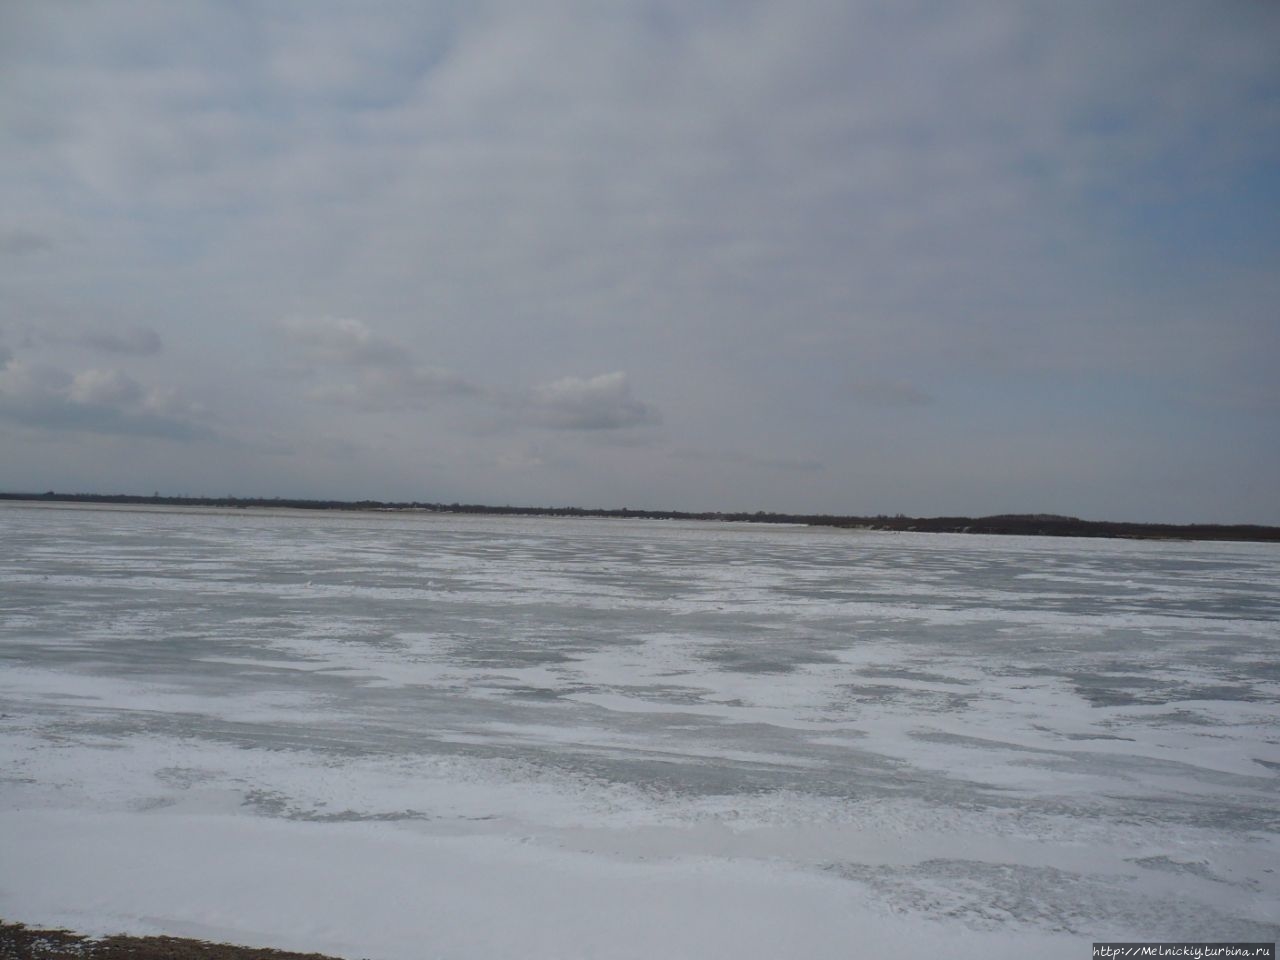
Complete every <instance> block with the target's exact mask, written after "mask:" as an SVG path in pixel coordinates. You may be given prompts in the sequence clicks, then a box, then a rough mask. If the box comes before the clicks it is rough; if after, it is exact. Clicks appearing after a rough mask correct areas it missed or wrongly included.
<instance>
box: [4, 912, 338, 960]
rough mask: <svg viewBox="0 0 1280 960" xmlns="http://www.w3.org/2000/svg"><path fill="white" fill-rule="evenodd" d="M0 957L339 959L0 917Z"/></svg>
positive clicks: (8, 959)
mask: <svg viewBox="0 0 1280 960" xmlns="http://www.w3.org/2000/svg"><path fill="white" fill-rule="evenodd" d="M0 960H339V958H336V957H326V956H322V955H321V954H318V953H291V952H289V951H286V950H268V949H264V948H261V947H237V946H232V945H231V944H228V943H209V942H207V941H204V940H188V939H185V938H182V937H126V936H124V935H117V936H113V937H103V938H102V939H100V940H91V939H89V938H88V937H82V936H79V935H77V934H74V933H71V932H70V931H67V930H38V929H34V928H32V927H28V926H25V925H24V924H21V923H5V922H4V921H3V920H0Z"/></svg>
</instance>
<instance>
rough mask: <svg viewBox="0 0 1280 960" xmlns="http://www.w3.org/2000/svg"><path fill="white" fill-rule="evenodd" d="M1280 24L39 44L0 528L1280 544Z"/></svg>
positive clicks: (619, 23)
mask: <svg viewBox="0 0 1280 960" xmlns="http://www.w3.org/2000/svg"><path fill="white" fill-rule="evenodd" d="M1277 49H1280V4H1276V3H1271V2H1264V0H1250V2H1236V0H1215V2H1209V0H1203V2H1181V0H1161V2H1141V0H1133V2H1124V3H1115V2H1093V0H1073V2H1071V3H1060V2H1047V0H1028V2H1012V0H1010V2H1004V3H986V2H923V3H922V2H914V0H906V2H892V3H889V2H885V3H874V4H873V3H859V2H851V0H840V2H835V0H831V2H828V0H796V2H789V3H777V2H752V0H735V2H727V0H595V2H575V0H521V2H487V0H468V2H463V3H449V2H436V0H413V2H404V3H394V2H376V0H375V2H366V3H359V4H354V3H346V2H326V0H307V2H289V0H278V2H254V0H216V2H212V0H211V2H198V0H190V2H177V3H175V2H171V0H157V2H108V0H104V2H98V3H90V2H67V0H10V2H6V3H4V4H0V196H3V198H4V202H3V205H2V212H0V489H3V490H11V491H13V490H25V491H44V490H48V489H53V490H58V491H60V492H76V491H79V492H90V491H92V492H103V493H107V492H127V493H144V494H150V493H152V492H155V491H158V492H160V493H163V494H167V495H184V494H185V495H193V496H194V495H208V496H223V495H228V494H230V495H237V496H267V497H270V496H281V497H322V498H343V499H347V498H350V499H363V498H370V499H381V500H421V501H430V502H445V503H450V502H454V501H461V502H473V503H491V504H508V503H509V504H521V505H579V506H601V507H631V508H672V509H686V510H726V511H728V510H751V511H755V510H768V511H784V512H788V511H789V512H825V513H840V514H878V513H889V514H893V513H899V512H901V513H907V514H912V515H957V514H964V515H984V514H991V513H1005V512H1046V513H1060V514H1069V515H1075V516H1081V517H1086V518H1091V519H1112V520H1148V521H1167V522H1252V523H1271V524H1277V523H1280V376H1277V375H1276V372H1275V371H1276V367H1277V361H1278V359H1280V307H1278V306H1277V305H1278V304H1280V216H1278V214H1280V56H1277V53H1276V51H1277Z"/></svg>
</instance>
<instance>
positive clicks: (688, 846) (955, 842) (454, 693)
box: [0, 504, 1280, 960]
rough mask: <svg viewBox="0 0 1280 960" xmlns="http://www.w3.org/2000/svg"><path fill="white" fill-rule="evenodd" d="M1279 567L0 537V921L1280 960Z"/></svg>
mask: <svg viewBox="0 0 1280 960" xmlns="http://www.w3.org/2000/svg"><path fill="white" fill-rule="evenodd" d="M1278 645H1280V551H1277V550H1276V548H1275V547H1274V546H1270V545H1259V544H1212V543H1210V544H1206V543H1196V544H1188V543H1172V542H1159V543H1157V542H1129V541H1100V540H1051V539H1041V538H1015V537H1002V538H988V537H980V536H966V535H956V536H950V535H926V534H920V535H915V534H891V533H870V532H853V531H837V530H822V529H806V528H795V527H789V528H779V527H762V526H749V525H727V524H696V523H671V522H644V521H613V520H565V519H556V520H550V519H515V518H480V517H463V516H438V515H407V514H394V515H382V514H355V515H352V514H330V513H301V512H280V513H272V512H267V511H216V510H206V511H191V510H174V509H130V510H121V509H106V508H85V507H56V508H55V507H48V506H35V505H18V504H10V505H5V506H0V916H6V917H10V918H12V919H19V920H23V921H26V922H30V923H40V924H63V925H68V926H71V927H74V928H77V929H81V930H86V931H90V932H110V931H116V930H128V931H137V932H161V931H163V932H172V933H178V934H189V935H197V936H211V937H215V938H218V939H230V940H234V941H239V942H249V943H256V944H260V945H276V946H282V947H288V948H293V949H307V950H324V951H328V952H333V953H345V954H348V955H351V956H368V957H372V958H388V960H390V958H405V960H408V958H418V957H423V956H441V957H463V958H465V957H494V956H508V955H519V956H522V957H531V958H538V957H564V956H592V957H653V956H669V957H683V956H687V957H726V958H727V957H734V958H751V957H770V958H776V957H778V956H836V955H839V956H850V955H861V954H866V955H870V954H871V953H872V952H873V951H874V950H875V949H878V948H881V947H883V948H885V949H892V950H893V951H894V952H895V954H896V955H900V956H921V957H924V956H936V955H941V954H940V953H939V952H938V951H939V950H940V949H942V948H943V947H945V953H946V955H948V956H961V957H963V956H975V957H976V956H1010V957H1012V956H1019V955H1027V954H1026V953H1025V952H1024V951H1029V950H1034V951H1035V952H1036V955H1041V956H1061V957H1078V956H1082V955H1084V954H1083V952H1082V951H1083V950H1084V949H1086V948H1087V944H1088V943H1089V942H1090V941H1092V940H1174V939H1183V938H1187V939H1196V940H1211V939H1222V940H1225V939H1229V940H1274V939H1276V938H1277V934H1278V933H1280V925H1278V924H1277V920H1276V918H1277V917H1280V878H1278V877H1277V874H1276V872H1275V871H1276V870H1277V869H1280V868H1277V867H1276V866H1275V865H1276V864H1277V863H1278V862H1280V856H1277V854H1278V853H1280V843H1278V841H1277V827H1278V825H1280V789H1277V788H1278V787H1280V711H1278V710H1277V709H1276V706H1277V702H1278V701H1280V657H1278V656H1277V653H1278V649H1277V648H1278Z"/></svg>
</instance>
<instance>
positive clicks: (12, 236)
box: [0, 230, 53, 257]
mask: <svg viewBox="0 0 1280 960" xmlns="http://www.w3.org/2000/svg"><path fill="white" fill-rule="evenodd" d="M52 249H53V240H52V239H51V238H50V237H47V236H45V235H44V234H42V233H36V232H34V231H31V230H10V231H6V232H3V233H0V255H5V256H15V257H20V256H25V255H27V254H30V253H40V252H41V251H43V250H52Z"/></svg>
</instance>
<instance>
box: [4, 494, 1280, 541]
mask: <svg viewBox="0 0 1280 960" xmlns="http://www.w3.org/2000/svg"><path fill="white" fill-rule="evenodd" d="M2 500H23V501H36V502H41V503H100V504H114V505H117V506H168V507H224V508H230V509H249V508H254V509H259V508H264V507H266V508H276V509H291V510H350V511H356V510H364V511H383V512H392V511H406V512H418V513H465V514H486V515H491V516H494V515H496V516H520V517H603V518H614V519H632V520H707V521H723V522H728V523H787V524H803V525H807V526H814V527H843V528H851V529H862V530H896V531H919V532H921V533H986V534H1006V535H1017V536H1044V537H1124V538H1127V539H1138V540H1251V541H1260V542H1272V543H1280V527H1269V526H1262V525H1259V524H1223V523H1191V524H1173V523H1129V522H1122V521H1111V520H1081V519H1079V518H1078V517H1064V516H1059V515H1057V514H1046V513H1010V514H998V515H996V516H990V517H908V516H905V515H903V514H896V515H894V516H883V515H882V516H874V517H855V516H836V515H832V514H795V513H769V512H766V511H763V510H761V511H757V512H755V513H720V512H714V511H712V512H703V513H693V512H688V511H683V510H632V509H629V508H625V507H624V508H621V509H605V508H598V507H513V506H501V507H499V506H489V505H485V504H477V503H424V502H419V501H416V500H414V501H395V502H387V501H382V500H305V499H297V498H289V497H169V496H160V495H159V494H155V495H153V496H150V497H147V496H139V495H136V494H125V493H121V494H100V493H55V492H53V491H52V490H51V491H49V492H47V493H0V501H2Z"/></svg>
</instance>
